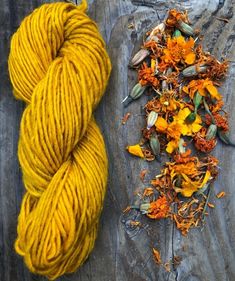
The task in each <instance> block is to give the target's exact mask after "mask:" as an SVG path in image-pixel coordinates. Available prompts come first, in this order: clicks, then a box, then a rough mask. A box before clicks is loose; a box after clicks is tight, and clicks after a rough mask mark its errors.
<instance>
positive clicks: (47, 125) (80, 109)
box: [9, 1, 111, 280]
mask: <svg viewBox="0 0 235 281" xmlns="http://www.w3.org/2000/svg"><path fill="white" fill-rule="evenodd" d="M86 9H87V3H86V1H82V3H81V5H79V6H75V5H73V4H70V3H53V4H44V5H42V6H41V7H39V8H38V9H36V10H35V11H33V12H32V14H30V15H29V16H27V17H26V18H25V19H24V20H23V22H22V23H21V25H20V27H19V29H18V30H17V31H16V33H15V34H14V35H13V37H12V40H11V49H10V55H9V73H10V79H11V82H12V85H13V92H14V95H15V97H16V98H18V99H20V100H23V101H24V102H25V103H26V108H25V110H24V112H23V116H22V120H21V125H20V137H19V145H18V157H19V162H20V165H21V168H22V174H23V182H24V185H25V189H26V192H25V195H24V197H23V200H22V205H21V210H20V214H19V217H18V227H17V233H18V237H17V239H16V242H15V249H16V252H17V253H18V254H20V255H21V256H23V257H24V261H25V263H26V265H27V266H28V268H29V269H30V270H31V271H32V272H34V273H37V274H42V275H45V276H47V277H48V278H49V279H53V280H54V279H56V278H57V277H59V276H61V275H62V274H64V273H69V272H74V271H75V270H76V269H77V268H78V267H79V266H80V265H81V264H82V263H83V262H84V261H85V260H86V258H87V257H88V255H89V253H90V252H91V250H92V249H93V246H94V242H95V238H96V236H97V228H98V221H99V217H100V213H101V210H102V206H103V200H104V195H105V191H106V184H107V165H108V162H107V155H106V151H105V145H104V141H103V137H102V135H101V132H100V130H99V128H98V126H97V124H96V121H95V119H94V117H93V111H94V109H95V108H96V106H97V105H98V103H99V101H100V99H101V97H102V95H103V93H104V91H105V88H106V85H107V82H108V78H109V75H110V71H111V64H110V60H109V57H108V54H107V52H106V49H105V43H104V41H103V39H102V37H101V35H100V33H99V32H98V28H97V26H96V24H95V23H94V22H93V21H92V20H91V19H90V18H89V17H88V16H87V15H86Z"/></svg>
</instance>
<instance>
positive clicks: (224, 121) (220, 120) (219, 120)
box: [205, 112, 229, 132]
mask: <svg viewBox="0 0 235 281" xmlns="http://www.w3.org/2000/svg"><path fill="white" fill-rule="evenodd" d="M205 117H206V124H207V125H210V124H211V123H212V120H211V116H210V115H209V114H206V115H205ZM213 117H214V119H215V124H216V125H217V127H218V128H220V129H221V130H222V131H224V132H227V131H228V130H229V125H228V117H227V114H225V115H224V116H223V115H221V114H219V113H218V112H216V113H213Z"/></svg>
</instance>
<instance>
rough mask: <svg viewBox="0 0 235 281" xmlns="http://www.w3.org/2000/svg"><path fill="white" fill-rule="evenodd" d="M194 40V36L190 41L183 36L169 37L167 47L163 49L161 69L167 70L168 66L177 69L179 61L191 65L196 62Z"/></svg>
mask: <svg viewBox="0 0 235 281" xmlns="http://www.w3.org/2000/svg"><path fill="white" fill-rule="evenodd" d="M193 47H194V40H193V38H192V37H190V38H189V40H188V41H186V40H185V38H184V37H183V36H179V37H174V38H168V40H167V47H166V48H165V49H164V50H163V56H161V60H162V61H161V63H160V64H159V69H160V70H161V71H162V70H165V68H166V67H174V68H175V69H176V70H177V69H178V68H177V64H178V63H179V62H185V63H186V64H188V65H190V64H193V63H194V62H195V59H196V54H195V53H194V51H193Z"/></svg>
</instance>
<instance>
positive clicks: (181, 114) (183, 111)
mask: <svg viewBox="0 0 235 281" xmlns="http://www.w3.org/2000/svg"><path fill="white" fill-rule="evenodd" d="M190 113H191V111H190V109H189V108H188V107H185V108H184V109H180V111H179V112H178V114H177V116H175V117H174V119H175V120H176V121H184V120H185V118H186V117H187V116H188V115H189V114H190Z"/></svg>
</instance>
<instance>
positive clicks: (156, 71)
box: [154, 59, 159, 75]
mask: <svg viewBox="0 0 235 281" xmlns="http://www.w3.org/2000/svg"><path fill="white" fill-rule="evenodd" d="M158 73H159V70H158V59H156V60H155V71H154V75H158Z"/></svg>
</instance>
